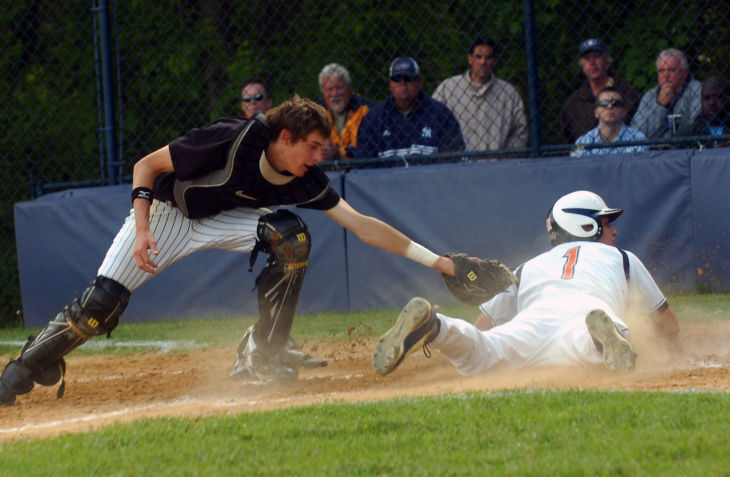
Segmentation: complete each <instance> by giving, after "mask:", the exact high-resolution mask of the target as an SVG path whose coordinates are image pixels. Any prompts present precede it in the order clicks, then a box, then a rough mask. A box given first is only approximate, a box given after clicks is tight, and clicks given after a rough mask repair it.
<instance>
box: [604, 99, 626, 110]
mask: <svg viewBox="0 0 730 477" xmlns="http://www.w3.org/2000/svg"><path fill="white" fill-rule="evenodd" d="M598 105H599V106H600V107H602V108H607V107H609V106H613V107H614V108H620V107H622V106H623V105H624V102H623V100H621V99H602V100H600V101H599V102H598Z"/></svg>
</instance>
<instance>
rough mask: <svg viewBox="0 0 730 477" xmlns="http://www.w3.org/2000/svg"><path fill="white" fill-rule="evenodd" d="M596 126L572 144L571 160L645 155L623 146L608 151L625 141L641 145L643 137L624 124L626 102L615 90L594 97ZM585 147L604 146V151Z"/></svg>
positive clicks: (599, 148) (605, 89)
mask: <svg viewBox="0 0 730 477" xmlns="http://www.w3.org/2000/svg"><path fill="white" fill-rule="evenodd" d="M594 115H595V117H596V119H597V120H598V126H597V127H595V128H593V129H591V130H590V131H588V132H587V133H586V134H584V135H583V136H581V137H579V138H578V140H577V141H575V144H576V145H577V146H578V147H577V148H576V149H575V150H574V151H573V153H572V154H571V155H572V156H583V155H586V154H625V153H631V152H641V151H646V150H647V149H648V148H647V146H645V145H636V146H631V145H625V146H617V147H612V146H611V143H616V142H627V141H645V140H646V136H644V134H643V133H642V132H641V131H639V130H638V129H634V128H632V127H629V126H627V125H626V124H624V119H625V118H626V101H624V98H623V96H621V93H620V92H619V91H618V90H617V89H616V88H612V87H609V88H604V89H603V91H601V92H600V93H598V99H597V100H596V105H595V109H594ZM587 144H606V147H597V148H586V147H585V146H586V145H587Z"/></svg>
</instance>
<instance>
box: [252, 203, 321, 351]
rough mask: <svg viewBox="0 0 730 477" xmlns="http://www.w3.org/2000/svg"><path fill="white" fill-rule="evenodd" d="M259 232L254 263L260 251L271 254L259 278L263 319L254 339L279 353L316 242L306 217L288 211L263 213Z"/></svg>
mask: <svg viewBox="0 0 730 477" xmlns="http://www.w3.org/2000/svg"><path fill="white" fill-rule="evenodd" d="M256 232H257V235H258V241H257V243H256V247H255V248H254V251H253V252H252V254H251V264H252V266H253V263H254V262H255V260H256V254H257V253H258V251H259V250H260V251H264V252H267V253H269V254H270V255H269V258H268V264H267V265H266V267H265V268H264V269H263V270H262V271H261V273H260V274H259V276H258V277H257V278H256V288H258V305H259V315H260V317H261V319H260V320H259V322H258V323H257V324H256V326H255V327H254V338H255V340H256V342H257V343H259V345H260V346H261V347H262V348H264V349H268V350H270V351H271V353H275V352H276V351H278V350H279V348H281V347H282V346H283V345H284V343H286V340H287V339H288V338H289V333H290V331H291V326H292V322H293V320H294V313H295V312H296V308H297V302H298V301H299V294H300V293H301V290H302V283H303V281H304V273H305V272H306V270H307V263H308V260H309V252H310V251H311V248H312V242H311V238H310V235H309V231H308V230H307V226H306V225H305V224H304V222H303V221H302V219H301V218H300V217H299V216H297V215H295V214H293V213H291V212H289V211H288V210H278V211H276V212H274V213H271V214H266V215H263V216H262V217H261V218H260V219H259V225H258V228H257V230H256ZM262 351H263V350H262Z"/></svg>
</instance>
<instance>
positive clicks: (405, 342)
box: [373, 297, 440, 375]
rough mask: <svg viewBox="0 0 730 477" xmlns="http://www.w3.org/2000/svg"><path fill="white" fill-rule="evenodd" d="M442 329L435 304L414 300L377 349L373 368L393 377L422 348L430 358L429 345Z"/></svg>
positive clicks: (418, 298)
mask: <svg viewBox="0 0 730 477" xmlns="http://www.w3.org/2000/svg"><path fill="white" fill-rule="evenodd" d="M439 328H440V322H439V320H438V318H436V313H435V310H434V309H433V307H432V306H431V304H430V303H429V302H428V301H427V300H425V299H424V298H420V297H416V298H412V299H411V301H409V302H408V304H406V306H405V307H404V308H403V310H401V312H400V315H398V319H397V320H396V321H395V325H393V327H392V328H391V329H390V330H388V332H387V333H385V334H384V335H383V336H381V337H380V341H378V344H377V346H375V352H374V353H373V369H374V370H375V372H376V373H378V374H381V375H386V374H389V373H391V372H393V370H395V368H397V367H398V365H399V364H400V363H401V362H402V361H403V359H404V358H405V357H406V355H407V354H408V353H410V352H413V351H415V350H416V349H418V348H419V347H423V349H424V352H425V353H426V356H430V352H429V351H428V348H427V347H426V345H427V344H428V343H430V342H431V341H433V339H434V338H435V337H436V335H437V334H438V332H439Z"/></svg>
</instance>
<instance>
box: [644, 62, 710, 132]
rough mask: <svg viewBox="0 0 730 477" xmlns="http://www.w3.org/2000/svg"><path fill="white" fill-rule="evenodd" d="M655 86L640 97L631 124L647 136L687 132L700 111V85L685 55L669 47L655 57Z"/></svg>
mask: <svg viewBox="0 0 730 477" xmlns="http://www.w3.org/2000/svg"><path fill="white" fill-rule="evenodd" d="M656 69H657V76H658V78H657V79H658V83H659V85H658V86H655V87H654V88H652V89H650V90H649V91H647V92H646V93H645V94H644V96H643V97H642V98H641V103H639V109H638V110H637V111H636V115H635V116H634V119H633V120H632V121H631V126H633V127H635V128H636V129H638V130H639V131H641V132H643V133H644V135H645V136H646V137H648V138H650V139H655V138H665V137H672V136H678V135H682V134H686V133H687V132H688V131H689V130H690V129H691V128H692V125H693V124H694V122H695V120H696V119H697V116H699V115H700V113H701V111H702V106H701V100H700V98H701V96H702V84H701V83H700V82H699V81H697V80H696V79H694V78H692V76H691V75H690V72H689V62H688V61H687V55H685V54H684V52H682V51H680V50H676V49H674V48H669V49H666V50H663V51H662V52H661V53H659V56H658V57H657V59H656Z"/></svg>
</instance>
